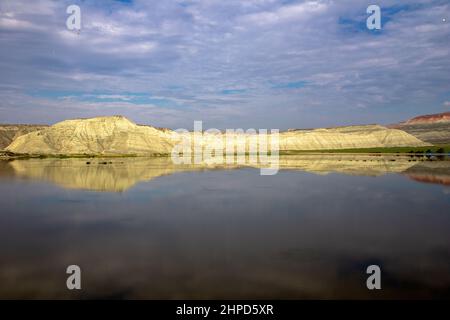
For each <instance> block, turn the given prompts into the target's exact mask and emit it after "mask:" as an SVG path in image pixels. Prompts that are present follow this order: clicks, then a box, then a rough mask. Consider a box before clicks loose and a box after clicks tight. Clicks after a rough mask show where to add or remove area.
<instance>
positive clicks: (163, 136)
mask: <svg viewBox="0 0 450 320" xmlns="http://www.w3.org/2000/svg"><path fill="white" fill-rule="evenodd" d="M169 135H170V134H169V133H167V132H164V131H162V130H158V129H155V128H153V127H149V126H139V125H136V124H135V123H133V122H131V121H130V120H128V119H126V118H125V117H122V116H112V117H97V118H91V119H76V120H66V121H62V122H59V123H57V124H55V125H53V126H51V127H49V128H46V129H43V130H40V131H37V132H31V133H28V134H26V135H23V136H20V137H18V138H17V139H15V140H14V141H13V142H12V143H11V144H10V145H9V146H8V147H7V148H6V150H7V151H10V152H15V153H29V154H104V155H126V154H139V155H151V154H159V153H169V152H170V151H171V150H172V142H171V140H170V139H169V138H168V136H169Z"/></svg>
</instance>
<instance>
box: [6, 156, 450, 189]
mask: <svg viewBox="0 0 450 320" xmlns="http://www.w3.org/2000/svg"><path fill="white" fill-rule="evenodd" d="M237 167H238V166H237V165H228V166H219V165H206V164H204V165H174V164H173V163H172V161H171V159H170V158H113V159H111V158H110V159H98V158H95V159H29V160H15V161H11V162H7V163H6V162H3V163H2V165H1V167H0V177H2V176H5V175H4V174H3V173H5V174H7V175H8V176H11V175H14V176H18V177H22V178H27V179H39V180H45V181H50V182H52V183H55V184H57V185H59V186H62V187H64V188H72V189H88V190H95V191H115V192H121V191H125V190H127V189H129V188H131V187H132V186H133V185H135V184H136V183H138V182H140V181H149V180H152V179H155V178H157V177H160V176H164V175H169V174H173V173H176V172H186V171H196V170H213V169H233V168H237ZM253 167H258V166H253ZM279 167H280V170H301V171H305V172H311V173H315V174H321V175H324V174H329V173H342V174H349V175H364V176H380V175H384V174H388V173H401V174H406V175H407V176H408V177H409V178H411V179H413V180H416V181H421V182H430V183H439V184H446V185H448V184H449V183H450V161H420V160H417V159H416V158H411V157H403V156H395V155H392V156H370V155H357V156H356V155H292V156H282V157H280V161H279Z"/></svg>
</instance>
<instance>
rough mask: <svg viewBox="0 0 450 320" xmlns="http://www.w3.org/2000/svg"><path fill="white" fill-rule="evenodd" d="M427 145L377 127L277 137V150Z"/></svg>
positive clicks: (395, 131)
mask: <svg viewBox="0 0 450 320" xmlns="http://www.w3.org/2000/svg"><path fill="white" fill-rule="evenodd" d="M427 145H429V144H427V143H425V142H423V141H421V140H419V139H418V138H416V137H414V136H412V135H410V134H408V133H406V132H404V131H402V130H397V129H388V128H386V127H383V126H379V125H366V126H348V127H338V128H328V129H314V130H291V131H288V132H283V133H282V134H280V150H324V149H325V150H328V149H330V150H331V149H354V148H378V147H417V146H427Z"/></svg>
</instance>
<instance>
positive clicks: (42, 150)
mask: <svg viewBox="0 0 450 320" xmlns="http://www.w3.org/2000/svg"><path fill="white" fill-rule="evenodd" d="M186 136H189V137H190V138H191V140H192V146H194V144H196V143H200V145H201V146H202V148H205V149H206V148H207V147H209V148H212V149H216V146H217V144H218V143H219V145H222V146H223V148H224V150H225V148H226V146H227V143H228V141H227V139H228V138H229V137H228V136H226V135H224V134H221V133H216V134H210V135H207V134H203V135H202V134H201V133H200V136H201V138H200V140H199V139H198V138H196V136H197V135H196V134H193V133H186V134H184V137H186ZM182 137H183V135H181V136H180V135H176V134H174V132H173V131H171V130H160V129H155V128H153V127H149V126H139V125H136V124H135V123H133V122H131V121H129V120H128V119H126V118H124V117H122V116H113V117H98V118H92V119H77V120H66V121H63V122H60V123H57V124H55V125H53V126H51V127H49V128H45V129H42V130H39V131H36V132H31V133H28V134H25V135H23V136H20V137H18V138H17V139H15V140H14V141H13V142H12V143H11V144H10V145H9V146H8V147H7V148H6V150H7V151H10V152H14V153H28V154H94V155H98V154H100V155H130V154H135V155H152V154H170V153H171V152H172V150H173V147H174V146H175V145H177V144H178V143H179V142H180V140H181V139H182ZM231 138H232V139H233V141H232V142H231V143H232V144H235V145H240V144H245V145H247V147H244V150H246V151H248V150H249V149H248V145H249V143H250V142H252V141H259V142H260V143H261V141H262V140H260V139H261V138H260V137H257V138H256V139H255V136H254V135H252V134H234V135H233V136H232V137H231ZM267 140H268V141H267V142H264V143H269V144H270V143H271V141H272V138H271V137H268V139H267ZM220 142H221V144H220ZM427 145H429V144H427V143H424V142H423V141H421V140H419V139H417V138H415V137H414V136H412V135H410V134H408V133H406V132H404V131H401V130H397V129H388V128H385V127H382V126H378V125H369V126H349V127H339V128H329V129H315V130H293V131H288V132H283V133H280V135H279V149H280V150H281V151H288V150H289V151H291V150H326V149H330V150H331V149H352V148H375V147H400V146H405V147H415V146H427ZM220 148H222V147H220ZM269 149H270V148H269ZM241 150H242V149H241Z"/></svg>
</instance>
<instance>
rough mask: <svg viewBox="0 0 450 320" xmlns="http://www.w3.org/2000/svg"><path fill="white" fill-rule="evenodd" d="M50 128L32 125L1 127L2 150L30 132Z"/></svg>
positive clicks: (7, 125)
mask: <svg viewBox="0 0 450 320" xmlns="http://www.w3.org/2000/svg"><path fill="white" fill-rule="evenodd" d="M47 127H48V126H44V125H32V124H4V125H0V150H3V149H4V148H6V147H7V146H8V145H9V144H10V143H11V142H12V141H13V140H14V139H16V138H17V137H19V136H21V135H24V134H27V133H29V132H33V131H37V130H42V129H45V128H47Z"/></svg>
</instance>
